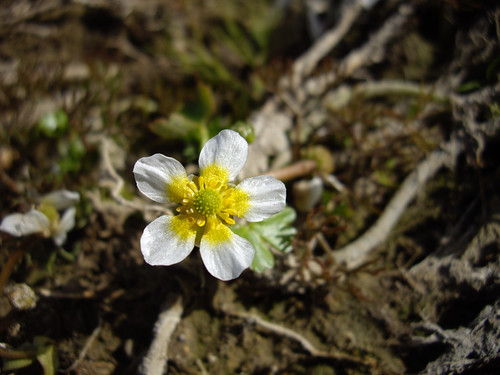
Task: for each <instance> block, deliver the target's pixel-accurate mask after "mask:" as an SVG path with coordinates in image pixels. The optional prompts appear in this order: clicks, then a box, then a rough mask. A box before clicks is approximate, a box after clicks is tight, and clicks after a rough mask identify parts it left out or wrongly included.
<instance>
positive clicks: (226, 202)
mask: <svg viewBox="0 0 500 375" xmlns="http://www.w3.org/2000/svg"><path fill="white" fill-rule="evenodd" d="M247 154H248V144H247V142H246V141H245V139H244V138H243V137H241V136H240V135H239V134H238V133H237V132H235V131H233V130H223V131H221V132H220V133H219V134H218V135H217V136H215V137H214V138H212V139H210V140H209V141H208V142H207V143H206V144H205V146H204V147H203V149H202V150H201V153H200V158H199V165H200V172H201V175H200V176H199V177H197V176H188V175H187V173H186V170H185V169H184V167H183V166H182V164H181V163H179V162H178V161H177V160H175V159H173V158H170V157H167V156H164V155H162V154H155V155H153V156H149V157H144V158H141V159H139V160H138V161H137V162H136V163H135V166H134V175H135V180H136V182H137V187H138V188H139V190H140V191H141V192H142V193H143V194H144V195H146V196H147V197H148V198H150V199H152V200H154V201H156V202H160V203H170V202H174V203H178V204H179V205H178V207H177V209H176V211H177V212H178V213H179V214H178V215H177V216H173V217H172V216H168V215H165V216H161V217H159V218H158V219H156V220H154V221H153V222H151V223H150V224H149V225H148V226H147V227H146V228H145V229H144V233H143V234H142V237H141V251H142V254H143V256H144V259H145V261H146V262H147V263H149V264H151V265H163V266H168V265H171V264H175V263H178V262H180V261H182V260H183V259H184V258H186V257H187V256H188V255H189V254H190V253H191V251H192V250H193V248H194V246H195V245H196V246H199V248H200V254H201V257H202V259H203V263H204V264H205V267H206V268H207V270H208V271H209V272H210V273H211V274H212V275H213V276H215V277H217V278H219V279H221V280H231V279H234V278H236V277H238V276H239V275H240V274H241V272H242V271H243V270H244V269H246V268H247V267H249V266H250V264H251V263H252V260H253V257H254V254H255V250H254V248H253V246H252V244H251V243H250V242H249V241H247V240H246V239H244V238H242V237H240V236H238V235H236V234H234V233H233V232H232V231H231V230H230V228H229V227H230V226H231V225H233V224H234V223H235V221H234V217H240V218H243V219H246V220H247V221H250V222H253V221H261V220H263V219H265V218H268V217H269V216H271V215H273V214H275V213H278V212H280V211H281V210H283V208H284V207H285V200H286V188H285V185H284V184H283V183H282V182H281V181H279V180H277V179H275V178H274V177H270V176H259V177H252V178H248V179H246V180H243V181H242V182H241V183H240V184H238V185H235V184H233V183H232V181H234V179H235V178H236V176H237V175H238V173H239V172H240V170H241V169H242V168H243V165H244V164H245V162H246V159H247Z"/></svg>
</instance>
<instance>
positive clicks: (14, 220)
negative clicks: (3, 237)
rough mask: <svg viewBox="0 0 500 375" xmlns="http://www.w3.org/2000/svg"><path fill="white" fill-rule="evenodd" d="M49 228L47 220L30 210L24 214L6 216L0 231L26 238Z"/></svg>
mask: <svg viewBox="0 0 500 375" xmlns="http://www.w3.org/2000/svg"><path fill="white" fill-rule="evenodd" d="M49 226H50V223H49V219H47V216H45V215H44V214H43V213H41V212H40V211H37V210H31V211H29V212H27V213H26V214H12V215H8V216H6V217H5V218H4V219H3V221H2V225H0V230H2V231H3V232H6V233H9V234H10V235H12V236H15V237H20V236H27V235H30V234H33V233H40V232H44V231H45V230H47V229H48V228H49Z"/></svg>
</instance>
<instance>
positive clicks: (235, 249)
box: [200, 224, 255, 281]
mask: <svg viewBox="0 0 500 375" xmlns="http://www.w3.org/2000/svg"><path fill="white" fill-rule="evenodd" d="M200 254H201V258H202V259H203V263H204V264H205V267H206V268H207V270H208V272H210V273H211V274H212V275H213V276H214V277H216V278H218V279H220V280H224V281H226V280H232V279H235V278H237V277H238V276H239V275H240V274H241V273H242V272H243V270H244V269H246V268H248V267H249V266H250V264H252V260H253V257H254V255H255V249H254V248H253V246H252V244H251V243H250V242H249V241H247V240H246V239H244V238H242V237H240V236H238V235H236V234H234V233H233V232H232V231H231V230H230V229H229V228H228V227H226V226H225V225H223V224H220V225H218V226H217V227H214V228H211V229H210V233H207V232H205V234H204V235H203V236H202V237H201V243H200Z"/></svg>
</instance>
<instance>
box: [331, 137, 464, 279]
mask: <svg viewBox="0 0 500 375" xmlns="http://www.w3.org/2000/svg"><path fill="white" fill-rule="evenodd" d="M460 148H461V147H460V145H459V143H458V141H455V140H452V141H450V142H448V143H446V144H445V145H444V146H443V147H442V149H440V150H436V151H434V152H432V153H431V154H430V155H429V156H427V157H426V158H425V159H424V160H423V161H422V162H420V164H419V165H418V166H417V167H416V168H415V170H414V171H413V172H412V173H410V174H409V175H408V176H407V177H406V178H405V180H404V181H403V184H402V185H401V187H400V188H399V190H398V191H397V193H396V194H395V195H394V197H393V198H392V199H391V201H390V202H389V204H388V205H387V207H386V208H385V210H384V212H383V213H382V215H381V216H380V217H379V219H378V220H377V221H376V222H375V224H374V225H373V226H372V227H371V228H370V229H368V231H366V232H365V233H364V234H363V235H361V237H359V238H358V239H357V240H355V241H353V242H351V243H350V244H349V245H347V246H345V247H343V248H342V249H340V250H338V251H336V252H334V253H333V257H334V259H335V260H336V261H337V262H339V263H344V264H345V267H346V268H347V269H348V270H353V269H355V268H357V267H359V266H361V265H362V264H363V263H365V262H366V261H367V260H368V258H369V257H370V255H371V253H372V252H373V250H375V249H376V247H377V246H378V245H380V244H381V243H382V242H383V241H385V239H386V238H387V237H388V235H389V233H390V232H391V230H392V228H393V227H394V225H396V223H397V222H398V220H399V218H400V217H401V215H402V214H403V213H404V211H405V209H406V207H407V206H408V204H409V203H410V202H411V201H412V200H413V199H414V198H415V196H416V195H417V193H418V192H419V191H421V190H422V189H423V188H424V186H425V184H426V183H427V181H428V180H429V179H430V178H431V177H432V176H434V174H435V173H436V172H437V171H438V170H439V169H440V168H441V167H443V166H445V165H447V164H453V163H454V161H455V158H456V156H457V154H458V152H459V150H460Z"/></svg>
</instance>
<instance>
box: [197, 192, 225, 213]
mask: <svg viewBox="0 0 500 375" xmlns="http://www.w3.org/2000/svg"><path fill="white" fill-rule="evenodd" d="M221 203H222V199H221V196H220V193H219V192H217V191H215V190H213V189H210V188H208V189H204V190H200V191H198V192H197V193H196V194H195V196H194V199H193V208H194V210H195V211H196V212H198V213H199V214H202V215H205V216H208V215H214V214H216V213H217V212H218V211H219V210H220V208H221Z"/></svg>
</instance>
